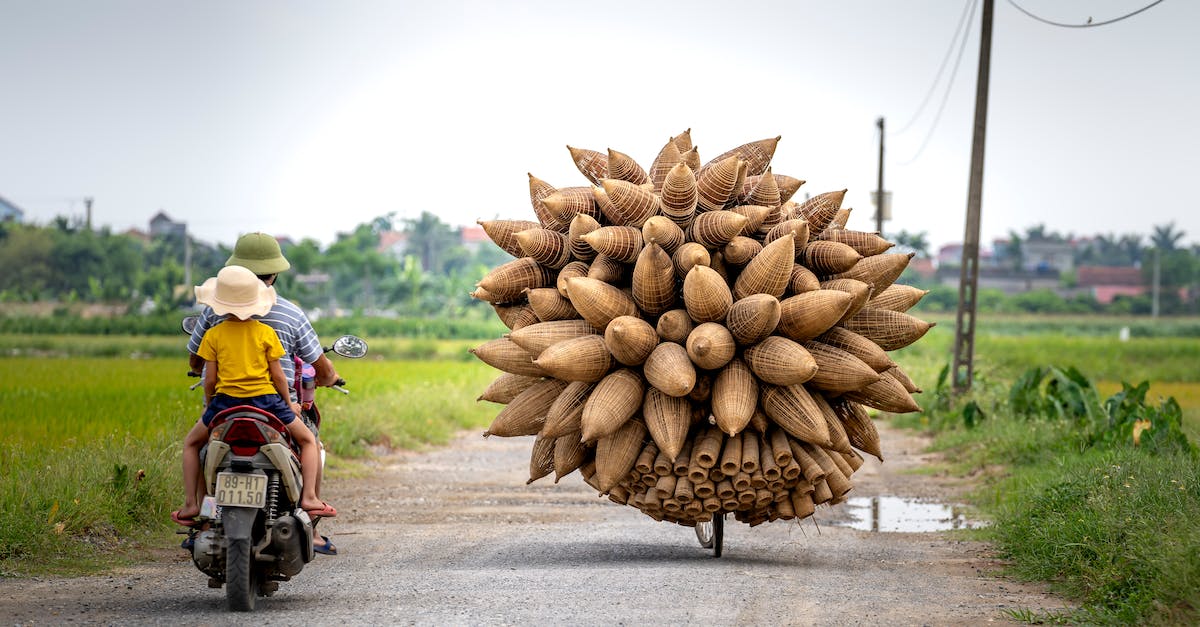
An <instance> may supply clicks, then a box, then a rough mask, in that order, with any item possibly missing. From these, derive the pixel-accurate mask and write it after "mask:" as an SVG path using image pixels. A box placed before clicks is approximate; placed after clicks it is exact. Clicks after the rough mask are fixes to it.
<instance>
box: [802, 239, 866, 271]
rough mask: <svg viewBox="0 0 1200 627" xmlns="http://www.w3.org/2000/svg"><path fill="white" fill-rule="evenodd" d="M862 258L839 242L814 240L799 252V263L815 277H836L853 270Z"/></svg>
mask: <svg viewBox="0 0 1200 627" xmlns="http://www.w3.org/2000/svg"><path fill="white" fill-rule="evenodd" d="M862 258H863V256H862V255H860V254H858V251H856V250H854V249H853V248H850V247H849V246H847V245H845V244H843V243H841V242H831V241H828V240H814V241H811V242H809V243H808V245H807V246H805V247H804V250H803V251H801V252H800V257H799V261H800V263H802V264H804V265H805V266H807V267H808V268H809V269H810V270H812V271H813V272H814V273H816V274H817V275H836V274H838V273H841V272H845V271H847V270H849V269H851V268H853V267H854V266H855V264H857V263H858V262H859V261H860V260H861V259H862ZM847 278H854V277H847Z"/></svg>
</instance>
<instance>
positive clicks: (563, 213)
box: [541, 187, 604, 225]
mask: <svg viewBox="0 0 1200 627" xmlns="http://www.w3.org/2000/svg"><path fill="white" fill-rule="evenodd" d="M541 203H542V206H544V207H545V208H546V211H547V212H549V214H550V215H551V216H553V217H554V219H555V221H557V222H559V223H562V224H566V225H570V224H571V220H574V219H575V216H577V215H586V216H589V217H591V218H592V219H595V220H602V219H603V217H604V214H603V213H601V212H600V207H598V206H597V205H596V201H595V199H594V198H593V197H592V188H591V187H563V188H561V189H557V190H555V191H554V193H552V194H550V195H549V196H546V197H545V198H543V199H542V200H541Z"/></svg>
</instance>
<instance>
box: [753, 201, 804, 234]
mask: <svg viewBox="0 0 1200 627" xmlns="http://www.w3.org/2000/svg"><path fill="white" fill-rule="evenodd" d="M769 209H770V210H769V211H768V212H767V217H765V218H763V222H762V224H761V225H759V227H758V232H757V233H755V234H754V235H753V237H754V238H755V239H758V240H760V241H766V237H767V234H768V233H770V232H771V229H773V228H775V227H776V226H779V224H780V223H781V222H783V221H784V217H783V216H784V210H783V207H782V206H780V205H774V206H772V207H770V208H769ZM806 224H807V223H806Z"/></svg>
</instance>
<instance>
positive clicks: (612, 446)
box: [595, 420, 646, 494]
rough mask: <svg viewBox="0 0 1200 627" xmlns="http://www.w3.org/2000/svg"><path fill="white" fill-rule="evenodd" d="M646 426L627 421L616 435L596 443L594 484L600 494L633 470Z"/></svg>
mask: <svg viewBox="0 0 1200 627" xmlns="http://www.w3.org/2000/svg"><path fill="white" fill-rule="evenodd" d="M645 438H646V426H645V425H644V424H642V422H641V421H640V420H628V421H626V422H625V424H624V425H623V426H622V427H621V428H620V429H618V430H617V432H616V433H614V434H612V435H609V436H605V437H603V438H600V439H599V440H598V441H597V442H596V475H595V480H596V484H597V486H598V487H599V490H600V493H601V494H608V492H609V491H610V490H612V489H613V487H615V486H616V485H617V483H619V482H620V481H621V480H622V479H624V478H625V476H626V475H628V474H629V471H630V470H632V469H633V463H634V462H635V461H636V460H637V456H638V453H640V452H641V451H642V443H643V442H644V441H645Z"/></svg>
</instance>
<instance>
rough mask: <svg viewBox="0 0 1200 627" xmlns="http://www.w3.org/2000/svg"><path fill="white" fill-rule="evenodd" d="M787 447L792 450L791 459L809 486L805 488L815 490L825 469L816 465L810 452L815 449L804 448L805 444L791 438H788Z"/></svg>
mask: <svg viewBox="0 0 1200 627" xmlns="http://www.w3.org/2000/svg"><path fill="white" fill-rule="evenodd" d="M787 443H788V446H789V447H790V448H791V450H792V458H793V459H795V461H796V464H797V465H799V466H800V469H801V472H802V474H803V476H804V478H805V479H806V480H808V481H809V483H810V486H805V487H806V488H815V487H816V485H817V483H818V482H820V481H821V480H823V479H824V478H825V474H826V473H825V469H824V468H823V467H822V466H821V465H820V464H818V463H817V460H816V459H814V458H813V456H812V454H811V453H810V451H811V450H812V449H813V448H815V447H812V445H809V446H805V444H806V443H805V442H800V441H797V440H795V439H792V438H788V441H787Z"/></svg>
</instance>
